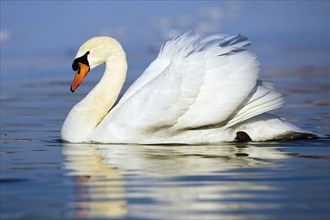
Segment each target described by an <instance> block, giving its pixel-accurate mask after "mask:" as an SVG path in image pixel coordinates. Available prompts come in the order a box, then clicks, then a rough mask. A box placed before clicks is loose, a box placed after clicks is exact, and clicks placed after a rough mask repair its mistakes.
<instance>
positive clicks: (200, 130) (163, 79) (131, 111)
mask: <svg viewBox="0 0 330 220" xmlns="http://www.w3.org/2000/svg"><path fill="white" fill-rule="evenodd" d="M100 45H101V46H100ZM248 45H249V41H248V39H247V38H246V37H243V36H241V35H236V36H226V35H212V36H208V37H203V36H202V35H200V34H196V33H191V32H187V33H185V34H183V35H181V36H179V37H178V38H176V39H173V40H171V41H168V42H167V43H166V44H164V45H163V47H162V49H161V50H160V53H159V55H158V57H157V59H156V60H154V61H153V62H152V63H151V64H150V66H149V67H148V68H147V69H146V70H145V72H144V73H143V74H142V75H141V77H140V78H139V79H137V80H136V82H134V83H133V84H132V85H131V86H130V88H129V89H128V90H127V91H126V93H125V94H124V95H123V97H122V98H121V100H120V101H119V103H118V104H117V105H116V106H115V107H113V108H112V109H111V111H110V112H108V110H109V109H110V108H111V106H112V105H113V103H114V100H115V99H116V98H117V96H118V93H119V91H120V89H121V86H122V83H123V79H124V78H125V75H126V57H125V53H124V52H123V50H122V48H121V46H120V44H119V43H118V42H117V41H115V40H114V39H112V38H108V37H98V38H92V39H91V40H89V41H87V42H86V43H85V44H84V45H83V46H82V47H81V48H80V50H79V51H78V53H77V58H79V57H80V56H81V55H83V54H85V53H86V52H87V51H89V52H90V54H89V55H88V59H89V60H90V61H93V60H97V61H98V63H97V64H99V63H100V59H102V57H101V56H104V57H103V62H105V63H106V70H105V73H104V76H103V78H102V79H101V81H100V83H99V84H98V85H97V86H96V87H95V88H94V89H93V90H92V91H91V92H90V93H89V95H88V96H89V97H88V100H86V99H85V100H82V101H81V102H80V103H79V104H78V106H79V108H78V110H77V109H75V108H74V110H73V111H74V113H71V112H70V114H69V116H68V117H67V119H66V121H65V123H64V125H63V128H62V139H64V140H66V141H70V142H90V141H92V142H103V143H143V144H153V143H183V144H197V143H214V142H222V141H234V140H235V138H236V132H238V131H243V132H245V133H246V134H248V135H249V136H250V137H251V139H252V140H258V141H260V140H269V139H277V138H279V137H284V136H286V135H289V134H290V133H294V134H296V133H297V132H298V133H308V132H306V131H303V130H301V129H299V128H297V127H295V126H293V125H291V124H289V123H287V122H284V121H283V120H281V119H279V118H277V117H276V116H271V115H269V114H263V113H265V112H268V111H271V110H273V109H276V108H279V107H281V106H282V104H283V100H282V98H281V95H280V94H279V93H278V92H276V91H275V90H274V89H273V88H272V87H271V86H270V85H266V84H265V83H263V82H261V81H259V80H258V77H259V72H260V69H259V65H260V64H259V61H258V60H257V58H256V56H255V55H254V54H252V53H250V52H248V51H247V50H246V47H247V46H248ZM94 48H97V49H95V50H94ZM100 50H102V51H100ZM103 50H109V52H104V51H103ZM99 54H102V55H101V56H100V55H99ZM104 54H107V56H106V57H105V55H104ZM95 57H97V59H96V58H95ZM89 64H90V66H91V68H93V67H94V66H96V65H93V63H91V62H90V63H89ZM113 65H117V67H111V66H113ZM114 80H115V81H118V84H114V83H115V82H114ZM111 83H112V86H110V85H109V84H111ZM112 90H114V92H112ZM113 93H114V94H115V95H111V94H113ZM100 97H102V98H101V100H102V101H100ZM95 106H97V108H96V107H95ZM98 108H101V109H102V108H103V109H104V108H106V110H107V111H106V112H105V111H103V113H96V114H94V113H95V111H96V112H99V110H96V109H98ZM80 109H83V111H82V110H80ZM104 112H105V113H104ZM75 114H80V116H79V117H78V116H74V115H75ZM102 114H103V115H102ZM256 116H257V117H256ZM269 123H272V124H269ZM88 124H89V125H88ZM252 124H254V126H250V125H252ZM272 125H275V127H276V129H274V128H273V126H272ZM84 127H88V132H85V131H84ZM79 130H81V132H80V133H81V134H83V135H80V134H79ZM263 130H265V131H263ZM266 130H268V131H266ZM255 131H258V132H255ZM77 133H78V134H77Z"/></svg>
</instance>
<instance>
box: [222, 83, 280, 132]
mask: <svg viewBox="0 0 330 220" xmlns="http://www.w3.org/2000/svg"><path fill="white" fill-rule="evenodd" d="M254 91H255V92H254V93H252V94H251V95H250V96H249V98H248V99H247V100H246V102H243V105H242V106H243V107H242V108H240V109H239V110H238V111H236V112H235V113H234V114H233V116H232V118H231V119H230V120H229V121H228V123H227V124H226V127H232V126H234V125H236V124H238V123H240V122H243V121H245V120H247V119H249V118H252V117H254V116H257V115H260V114H262V113H265V112H268V111H271V110H274V109H277V108H280V107H281V106H282V105H283V98H282V96H281V94H280V93H279V92H277V91H275V90H274V89H273V88H272V85H271V84H267V83H263V82H261V81H258V83H257V85H256V89H255V90H254Z"/></svg>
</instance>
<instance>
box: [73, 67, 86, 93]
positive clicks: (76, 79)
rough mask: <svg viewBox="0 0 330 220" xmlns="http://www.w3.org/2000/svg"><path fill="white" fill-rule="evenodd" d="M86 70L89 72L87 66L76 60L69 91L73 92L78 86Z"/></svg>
mask: <svg viewBox="0 0 330 220" xmlns="http://www.w3.org/2000/svg"><path fill="white" fill-rule="evenodd" d="M88 72H89V66H87V65H86V64H83V63H81V62H78V69H77V71H76V74H75V76H74V79H73V81H72V84H71V92H74V91H75V90H76V89H77V88H78V86H79V85H80V84H81V82H82V81H83V80H84V78H85V76H86V75H87V73H88Z"/></svg>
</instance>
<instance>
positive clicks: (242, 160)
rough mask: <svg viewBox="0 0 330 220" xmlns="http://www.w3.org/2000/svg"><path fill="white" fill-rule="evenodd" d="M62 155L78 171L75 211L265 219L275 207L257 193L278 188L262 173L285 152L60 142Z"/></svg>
mask: <svg viewBox="0 0 330 220" xmlns="http://www.w3.org/2000/svg"><path fill="white" fill-rule="evenodd" d="M63 154H64V155H65V156H66V159H67V162H65V164H64V165H65V167H66V168H67V169H69V170H70V173H69V174H70V175H72V176H74V181H73V185H74V188H75V204H74V216H76V217H95V218H96V217H97V218H120V217H135V218H153V219H155V218H156V219H251V218H264V217H266V216H264V215H263V214H262V212H260V210H261V209H273V208H276V207H275V204H272V203H269V202H268V203H267V202H266V203H262V202H261V201H260V200H258V195H259V196H260V194H262V195H263V198H266V199H267V197H268V198H270V197H271V199H273V198H274V197H276V192H277V190H278V189H277V188H276V187H274V186H270V185H269V184H268V185H267V184H264V183H263V181H260V175H265V173H267V169H269V168H274V167H276V163H274V160H269V159H281V158H285V157H286V156H285V154H283V153H282V152H280V151H278V150H277V147H276V146H274V145H271V144H270V146H266V147H261V146H252V145H246V144H245V145H244V144H243V145H240V146H236V145H232V144H227V145H221V146H165V145H163V146H152V145H136V146H133V145H99V144H98V145H93V144H90V145H88V144H63ZM266 176H267V175H266ZM265 192H267V194H266V193H265ZM258 210H259V211H258Z"/></svg>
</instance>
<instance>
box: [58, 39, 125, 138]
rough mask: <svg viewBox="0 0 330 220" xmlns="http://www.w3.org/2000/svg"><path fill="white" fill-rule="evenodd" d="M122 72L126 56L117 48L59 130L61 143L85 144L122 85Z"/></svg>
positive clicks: (111, 104) (123, 77) (123, 75)
mask: <svg viewBox="0 0 330 220" xmlns="http://www.w3.org/2000/svg"><path fill="white" fill-rule="evenodd" d="M112 49H113V48H112ZM126 71H127V62H126V55H125V52H124V51H123V49H122V48H121V46H120V45H119V47H118V48H117V49H115V50H114V52H113V54H112V56H110V57H109V58H108V60H107V61H106V67H105V72H104V74H103V77H102V78H101V80H100V82H99V83H98V84H97V85H96V86H95V87H94V88H93V90H92V91H90V93H89V94H88V95H87V96H86V97H85V98H84V99H83V100H81V101H80V102H79V103H78V104H76V105H75V106H74V107H73V108H72V110H71V111H70V113H69V115H68V116H67V118H66V120H65V122H64V124H63V127H62V131H61V137H62V139H63V140H65V141H69V142H84V141H85V142H87V141H89V136H90V134H91V133H92V132H93V130H94V129H95V128H96V127H97V125H98V124H99V123H100V122H101V121H102V119H103V118H104V117H105V116H106V115H107V113H108V112H109V110H110V109H111V107H112V106H113V105H114V103H115V102H116V99H117V97H118V96H119V93H120V90H121V88H122V87H123V84H124V82H125V78H126Z"/></svg>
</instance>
